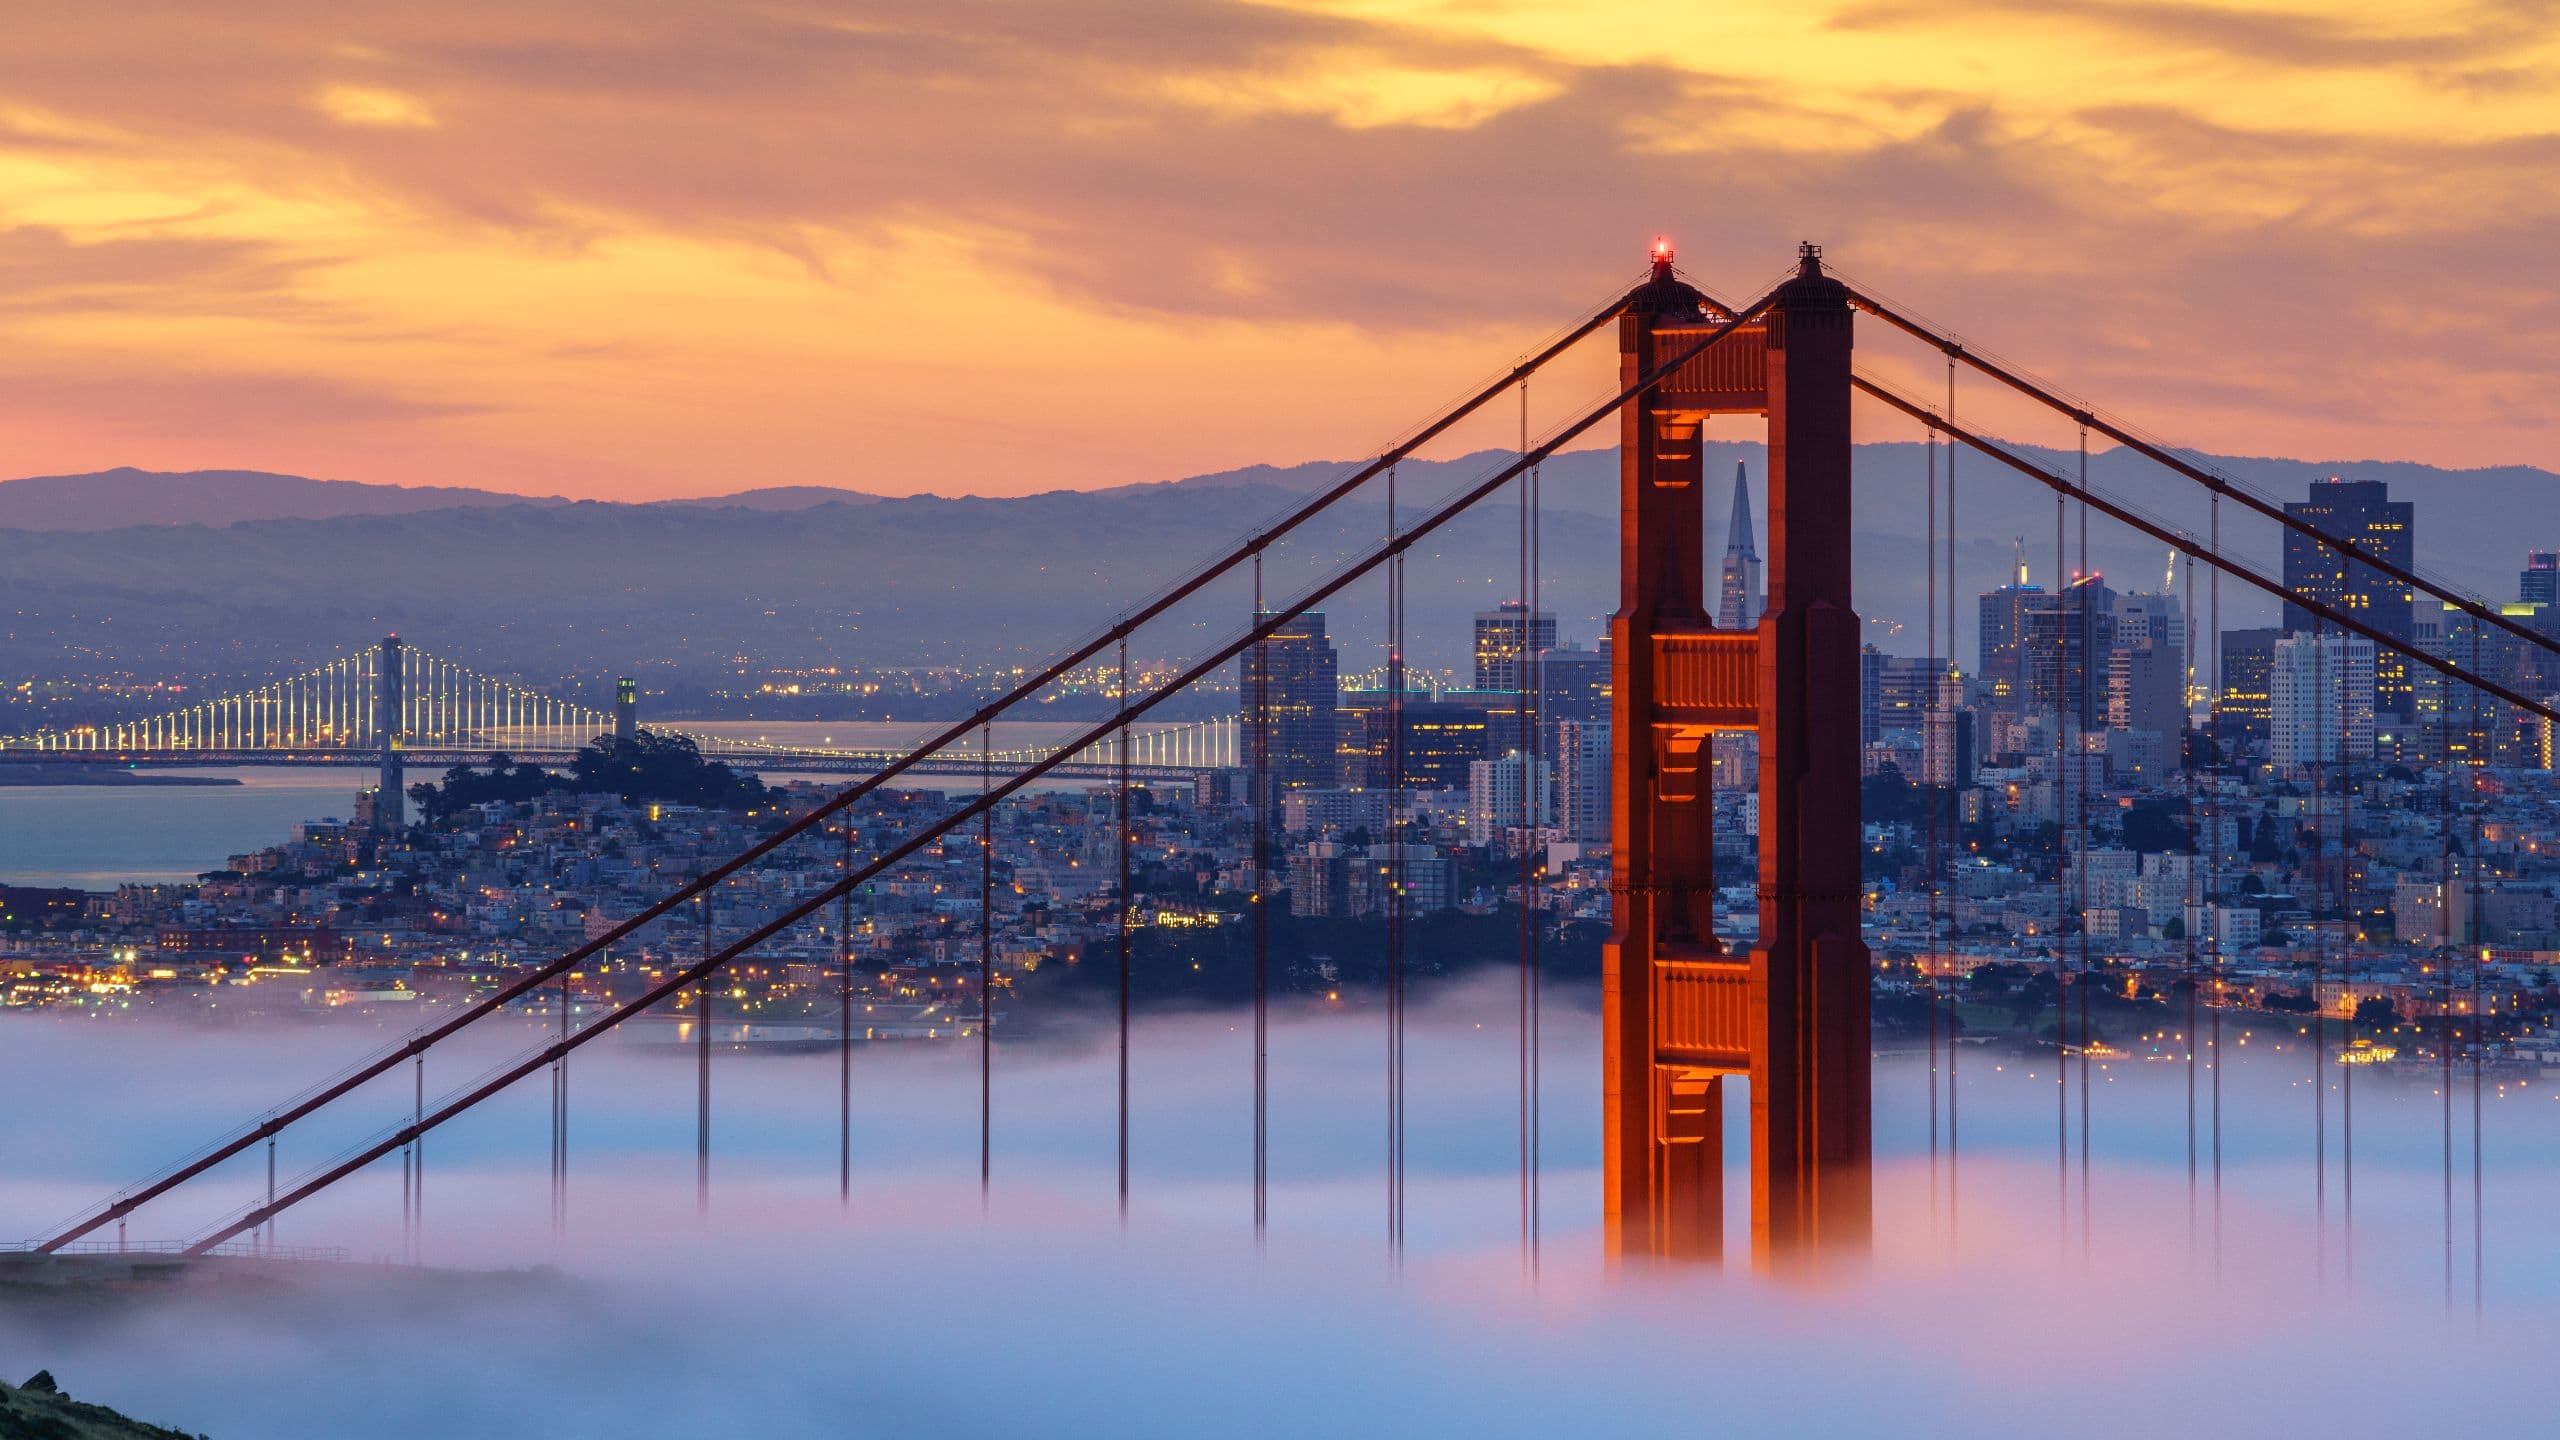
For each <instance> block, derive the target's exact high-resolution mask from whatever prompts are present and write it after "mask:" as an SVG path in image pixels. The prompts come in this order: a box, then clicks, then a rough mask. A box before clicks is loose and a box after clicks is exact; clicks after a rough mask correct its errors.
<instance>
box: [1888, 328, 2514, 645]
mask: <svg viewBox="0 0 2560 1440" xmlns="http://www.w3.org/2000/svg"><path fill="white" fill-rule="evenodd" d="M1849 295H1850V299H1851V300H1852V302H1853V303H1855V304H1856V305H1858V306H1859V308H1861V309H1863V310H1865V311H1866V312H1867V313H1869V314H1871V315H1873V316H1875V317H1876V318H1877V319H1879V320H1882V321H1884V322H1885V323H1886V324H1888V325H1891V326H1893V327H1894V328H1895V329H1898V330H1900V331H1902V332H1903V333H1905V334H1907V335H1910V336H1912V337H1913V338H1915V339H1917V340H1919V341H1921V342H1922V343H1924V344H1928V345H1934V346H1938V347H1940V348H1942V349H1944V350H1945V351H1946V353H1947V355H1948V356H1949V357H1950V359H1951V360H1953V359H1961V360H1962V361H1963V362H1964V363H1965V364H1967V365H1969V366H1971V367H1973V368H1974V369H1975V370H1978V371H1980V372H1981V373H1982V374H1984V375H1987V376H1989V377H1990V378H1992V379H1994V380H1997V381H1999V382H2000V383H2001V384H2003V385H2006V386H2008V387H2009V388H2010V389H2012V390H2015V391H2017V392H2018V393H2019V394H2021V395H2024V396H2026V397H2027V398H2029V399H2031V400H2033V401H2035V402H2036V403H2038V404H2040V405H2043V406H2045V407H2046V408H2048V409H2051V410H2055V411H2058V412H2060V413H2062V414H2064V415H2067V416H2069V417H2071V418H2072V419H2074V420H2076V421H2078V422H2079V423H2081V424H2084V425H2086V426H2088V427H2089V428H2090V429H2093V430H2095V431H2097V432H2098V433H2099V434H2101V435H2104V436H2106V437H2107V438H2108V439H2110V440H2113V441H2115V442H2116V443H2117V444H2119V445H2122V446H2124V447H2126V448H2127V449H2129V450H2132V451H2133V452H2134V453H2136V454H2138V455H2141V456H2142V457H2143V458H2145V459H2147V460H2150V461H2152V462H2153V463H2155V464H2158V465H2161V466H2164V467H2166V468H2168V469H2169V470H2171V471H2174V472H2175V473H2177V474H2179V475H2182V476H2184V477H2186V478H2187V479H2189V480H2192V481H2194V482H2195V483H2197V484H2199V485H2202V486H2204V487H2206V488H2207V489H2208V490H2210V491H2212V492H2213V494H2214V495H2215V496H2216V497H2220V496H2224V495H2228V496H2229V497H2230V498H2231V499H2232V500H2234V501H2236V502H2237V503H2239V504H2241V505H2243V506H2246V507H2247V508H2248V509H2249V510H2251V511H2252V512H2254V513H2256V514H2257V515H2260V516H2262V517H2264V518H2265V519H2268V520H2271V521H2273V522H2275V523H2276V524H2278V525H2280V526H2283V527H2284V528H2285V529H2286V530H2287V531H2289V532H2291V533H2293V534H2296V535H2299V536H2301V537H2302V538H2304V539H2305V540H2308V541H2311V542H2312V543H2314V544H2316V545H2319V546H2321V547H2323V548H2324V549H2327V550H2330V551H2333V552H2335V553H2336V554H2337V555H2338V557H2339V558H2340V559H2341V560H2343V561H2346V562H2348V563H2351V564H2354V565H2360V566H2364V567H2366V568H2368V569H2371V570H2374V571H2377V572H2379V573H2380V574H2381V575H2382V576H2383V577H2384V578H2386V579H2388V580H2390V581H2391V582H2392V583H2394V584H2397V585H2405V586H2408V587H2409V588H2411V589H2413V590H2416V591H2419V592H2420V593H2422V594H2424V595H2427V596H2428V597H2430V598H2432V599H2436V600H2440V601H2442V602H2444V603H2445V604H2447V605H2450V606H2452V607H2454V608H2455V609H2457V610H2460V611H2461V612H2462V613H2463V614H2465V615H2468V616H2470V617H2471V619H2472V620H2473V621H2475V622H2477V623H2479V624H2483V625H2491V626H2495V627H2496V628H2497V629H2499V630H2501V631H2504V632H2505V633H2506V634H2507V635H2509V636H2510V637H2512V638H2513V639H2515V640H2517V641H2519V642H2521V643H2523V644H2526V645H2530V646H2533V647H2535V648H2537V649H2540V650H2543V651H2547V652H2550V653H2552V654H2560V639H2555V638H2554V637H2552V636H2550V635H2546V634H2544V633H2542V632H2541V631H2538V630H2535V629H2534V628H2532V627H2531V626H2528V625H2525V624H2522V623H2521V622H2519V621H2517V620H2515V619H2514V618H2512V617H2510V616H2507V615H2504V614H2501V613H2500V612H2499V611H2498V609H2497V608H2496V607H2494V606H2490V605H2484V604H2482V603H2480V602H2479V601H2477V600H2475V599H2472V598H2471V597H2469V596H2467V595H2462V594H2460V593H2458V592H2455V591H2453V590H2450V589H2448V588H2446V587H2444V586H2441V585H2438V584H2436V583H2435V582H2433V581H2431V580H2428V579H2426V578H2425V577H2423V576H2421V575H2419V574H2417V573H2416V572H2415V571H2412V570H2409V569H2406V568H2404V567H2402V566H2400V565H2397V564H2394V563H2393V562H2392V561H2390V560H2388V559H2386V558H2384V557H2382V556H2380V555H2376V554H2373V553H2371V552H2369V551H2366V550H2364V549H2363V548H2361V547H2359V546H2357V545H2356V544H2355V543H2354V542H2353V541H2351V540H2348V539H2346V538H2343V537H2341V536H2336V535H2331V534H2329V533H2328V532H2327V531H2325V530H2322V529H2320V528H2319V527H2318V526H2316V525H2313V524H2311V523H2310V522H2309V521H2306V520H2303V519H2300V518H2298V517H2296V516H2293V515H2289V514H2287V513H2285V510H2284V507H2283V506H2281V505H2274V504H2270V503H2268V502H2267V501H2266V500H2264V499H2261V498H2260V497H2259V496H2257V495H2255V494H2253V493H2251V492H2250V491H2249V490H2248V489H2246V488H2245V487H2243V486H2241V485H2240V484H2238V483H2237V482H2235V481H2233V480H2232V479H2231V478H2230V477H2229V476H2226V475H2221V474H2217V473H2215V472H2214V471H2212V470H2208V469H2206V468H2204V467H2203V466H2200V465H2197V464H2194V463H2193V462H2191V461H2188V460H2185V459H2183V458H2181V457H2179V456H2178V455H2176V454H2174V453H2172V452H2171V451H2169V450H2168V449H2167V448H2165V447H2163V446H2161V445H2158V444H2155V443H2153V442H2152V441H2149V440H2146V439H2144V438H2142V436H2140V435H2139V434H2137V433H2135V432H2133V431H2131V430H2129V429H2126V428H2125V427H2124V426H2121V425H2118V424H2116V423H2114V422H2112V421H2110V420H2107V419H2106V418H2104V417H2103V416H2100V415H2098V414H2096V413H2095V412H2094V411H2092V410H2091V409H2090V408H2089V407H2087V406H2085V405H2080V404H2076V403H2074V402H2072V401H2070V400H2067V399H2065V398H2063V397H2062V396H2060V395H2058V394H2056V393H2054V392H2053V391H2052V390H2050V389H2047V388H2046V387H2044V386H2042V385H2039V384H2037V383H2036V382H2034V381H2033V380H2030V379H2028V378H2026V377H2025V376H2023V375H2020V374H2018V373H2017V372H2016V371H2013V370H2011V369H2009V368H2008V367H2006V366H2003V365H1999V364H1996V363H1994V362H1993V361H1991V360H1988V359H1986V358H1984V357H1983V356H1981V355H1979V354H1977V353H1975V352H1973V351H1971V350H1968V349H1966V348H1965V347H1964V346H1962V345H1961V344H1959V343H1957V342H1955V341H1953V340H1952V339H1950V338H1949V337H1947V336H1946V335H1944V334H1942V333H1941V332H1939V331H1937V330H1935V329H1933V328H1932V327H1930V326H1929V325H1927V324H1924V323H1922V322H1921V321H1918V320H1915V319H1912V318H1911V317H1909V316H1906V315H1904V314H1902V313H1901V312H1899V311H1897V310H1895V309H1894V308H1893V307H1891V306H1889V305H1886V304H1885V303H1884V302H1882V301H1880V300H1877V299H1876V298H1874V297H1873V296H1872V295H1868V294H1865V293H1863V292H1861V291H1860V290H1859V289H1858V288H1857V287H1856V286H1854V285H1853V286H1851V287H1849ZM1950 419H1952V414H1951V415H1950Z"/></svg>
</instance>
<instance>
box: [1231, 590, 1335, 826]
mask: <svg viewBox="0 0 2560 1440" xmlns="http://www.w3.org/2000/svg"><path fill="white" fill-rule="evenodd" d="M1337 668H1338V665H1337V661H1336V658H1335V655H1334V650H1333V642H1332V641H1331V640H1329V639H1327V638H1326V637H1325V628H1324V612H1323V611H1321V610H1310V611H1308V612H1307V613H1306V614H1304V615H1301V616H1299V617H1298V618H1297V619H1295V620H1292V621H1290V622H1289V623H1287V624H1285V625H1283V626H1281V627H1280V628H1279V629H1277V630H1275V631H1273V632H1272V633H1271V636H1270V638H1268V639H1266V640H1264V641H1262V642H1261V643H1260V644H1258V645H1255V646H1253V647H1252V648H1250V649H1248V650H1246V651H1245V653H1244V654H1243V655H1241V656H1239V657H1238V658H1237V661H1236V694H1237V697H1238V702H1239V703H1238V710H1237V713H1238V714H1239V715H1240V716H1241V717H1242V719H1243V721H1244V726H1245V730H1244V745H1245V753H1244V756H1243V758H1244V760H1245V762H1246V763H1247V764H1248V765H1250V764H1251V763H1252V760H1253V743H1254V742H1253V725H1254V721H1255V718H1256V713H1255V712H1256V710H1257V703H1256V702H1257V701H1259V702H1260V705H1259V707H1258V708H1260V710H1261V711H1262V714H1263V718H1265V719H1266V720H1267V722H1268V724H1269V726H1270V729H1269V732H1268V738H1267V740H1266V741H1265V744H1266V745H1267V747H1268V748H1267V749H1266V751H1265V756H1266V760H1267V763H1268V764H1269V766H1270V770H1271V783H1272V786H1273V788H1275V789H1283V790H1294V789H1298V788H1300V787H1303V786H1309V785H1332V784H1334V783H1336V777H1337V776H1338V775H1339V773H1340V768H1339V762H1338V761H1337V760H1336V758H1335V754H1334V749H1335V743H1336V736H1337V735H1338V733H1339V727H1338V720H1337V717H1336V714H1335V706H1336V704H1337V703H1338V700H1339V693H1338V692H1339V685H1338V682H1337V680H1336V670H1337Z"/></svg>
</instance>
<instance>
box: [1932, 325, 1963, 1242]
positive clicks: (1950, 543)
mask: <svg viewBox="0 0 2560 1440" xmlns="http://www.w3.org/2000/svg"><path fill="white" fill-rule="evenodd" d="M1955 418H1956V360H1955V356H1953V355H1949V356H1948V357H1947V422H1948V423H1949V424H1953V423H1955ZM1932 440H1933V443H1934V436H1933V437H1932ZM1955 633H1956V443H1955V441H1954V439H1952V438H1950V439H1949V440H1948V441H1947V650H1948V652H1949V654H1948V667H1949V669H1951V670H1952V669H1953V668H1954V660H1955V657H1954V653H1953V652H1954V650H1955ZM1947 738H1948V744H1949V746H1950V747H1951V748H1952V746H1953V745H1954V743H1955V737H1954V735H1953V734H1950V735H1949V736H1948V737H1947ZM1969 778H1971V777H1969V776H1965V775H1961V774H1959V775H1957V776H1956V777H1955V783H1954V785H1953V786H1951V787H1950V788H1949V791H1948V794H1947V806H1948V813H1949V814H1950V815H1951V816H1952V817H1953V818H1954V819H1955V821H1956V822H1957V823H1956V824H1954V825H1952V826H1950V843H1952V839H1953V834H1954V832H1956V831H1960V830H1961V829H1962V821H1963V815H1962V813H1961V812H1960V811H1958V810H1957V809H1956V808H1955V807H1956V806H1957V804H1958V803H1959V802H1958V799H1957V796H1958V795H1959V794H1960V793H1961V790H1962V787H1963V784H1964V782H1965V781H1966V780H1968V779H1969ZM1946 919H1947V929H1948V930H1949V931H1951V932H1952V931H1953V930H1954V929H1955V924H1954V916H1953V915H1952V914H1950V915H1948V916H1947V917H1946ZM1947 949H1948V951H1949V952H1950V953H1952V952H1953V951H1954V949H1955V945H1954V942H1953V940H1952V937H1951V938H1950V940H1949V942H1948V945H1947ZM1933 993H1934V991H1933ZM1961 1014H1962V1012H1961V1011H1959V1012H1957V1013H1956V1014H1954V1015H1950V1016H1949V1017H1948V1022H1949V1023H1948V1025H1947V1241H1948V1243H1949V1244H1950V1245H1953V1244H1954V1243H1955V1241H1956V1234H1957V1223H1958V1219H1959V1216H1960V1213H1961V1209H1960V1205H1959V1202H1958V1198H1957V1178H1958V1174H1959V1170H1960V1166H1961V1158H1960V1156H1961V1147H1960V1146H1959V1144H1958V1132H1957V1125H1956V1120H1957V1115H1956V1096H1957V1086H1956V1082H1957V1081H1958V1080H1959V1079H1961V1078H1962V1076H1963V1070H1962V1069H1961V1066H1962V1063H1963V1061H1962V1058H1961V1057H1962V1056H1963V1054H1964V1049H1963V1047H1962V1046H1961V1045H1959V1044H1958V1043H1957V1038H1958V1032H1959V1030H1960V1028H1961V1027H1960V1026H1959V1025H1958V1024H1957V1023H1956V1022H1957V1021H1958V1020H1959V1019H1960V1018H1961Z"/></svg>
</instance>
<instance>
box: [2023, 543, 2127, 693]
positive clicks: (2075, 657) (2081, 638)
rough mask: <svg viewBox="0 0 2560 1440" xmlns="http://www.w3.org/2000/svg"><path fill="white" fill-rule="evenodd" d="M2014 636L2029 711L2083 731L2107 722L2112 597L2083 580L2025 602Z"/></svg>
mask: <svg viewBox="0 0 2560 1440" xmlns="http://www.w3.org/2000/svg"><path fill="white" fill-rule="evenodd" d="M2021 618H2022V619H2023V620H2024V622H2025V628H2024V629H2023V630H2021V631H2020V633H2019V636H2018V672H2019V678H2020V680H2021V682H2022V683H2021V685H2020V691H2021V694H2022V696H2023V703H2024V705H2025V707H2026V708H2027V709H2028V710H2030V711H2050V712H2056V713H2063V714H2069V715H2072V716H2075V717H2077V718H2078V721H2079V724H2080V725H2081V726H2082V727H2084V728H2088V727H2094V726H2097V725H2100V724H2103V723H2104V722H2105V720H2106V718H2107V711H2106V705H2107V679H2106V661H2107V654H2108V652H2109V651H2111V650H2113V649H2114V648H2115V643H2116V638H2115V632H2116V616H2115V592H2113V591H2111V590H2109V589H2108V588H2107V584H2106V581H2105V579H2104V578H2103V577H2100V576H2097V575H2087V576H2083V577H2081V578H2079V579H2076V580H2074V581H2072V582H2071V583H2070V584H2069V585H2067V586H2065V587H2063V589H2062V591H2061V592H2060V593H2059V594H2054V595H2033V596H2029V597H2026V600H2025V603H2024V605H2023V606H2022V607H2021Z"/></svg>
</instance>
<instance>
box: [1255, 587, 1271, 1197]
mask: <svg viewBox="0 0 2560 1440" xmlns="http://www.w3.org/2000/svg"><path fill="white" fill-rule="evenodd" d="M1262 613H1263V610H1262V549H1261V547H1260V546H1258V545H1257V546H1256V547H1254V552H1253V619H1254V623H1255V624H1256V625H1259V624H1261V623H1262ZM1251 653H1252V655H1253V1241H1254V1244H1255V1246H1256V1247H1257V1248H1259V1247H1260V1246H1261V1244H1262V1239H1263V1227H1264V1225H1265V1224H1266V1223H1267V1222H1268V1221H1269V1219H1270V1208H1269V1207H1270V1182H1271V1175H1270V1164H1271V1149H1270V1141H1271V1136H1270V1131H1269V1128H1268V1127H1269V1125H1270V1103H1271V1092H1270V1084H1271V1072H1270V1063H1271V1060H1270V1050H1269V1031H1270V1025H1271V801H1272V785H1271V651H1270V642H1268V641H1264V642H1262V643H1260V644H1257V645H1255V646H1254V647H1253V649H1252V651H1251Z"/></svg>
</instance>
